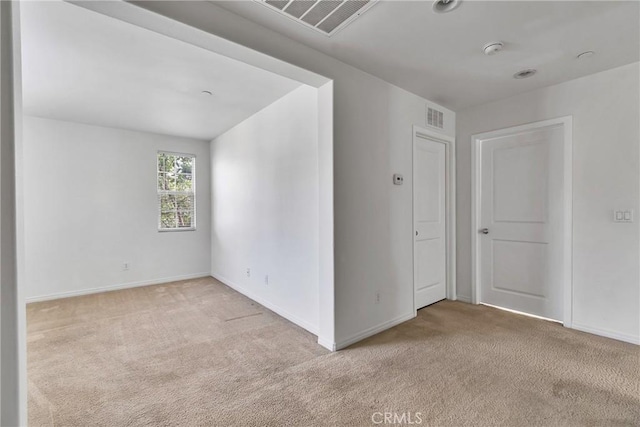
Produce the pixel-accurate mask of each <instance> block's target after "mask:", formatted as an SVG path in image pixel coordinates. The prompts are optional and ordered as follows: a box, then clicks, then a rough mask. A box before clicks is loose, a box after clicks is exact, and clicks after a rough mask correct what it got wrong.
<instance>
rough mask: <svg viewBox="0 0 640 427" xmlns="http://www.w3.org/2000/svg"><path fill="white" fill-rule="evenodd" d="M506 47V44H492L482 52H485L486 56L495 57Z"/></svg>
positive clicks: (486, 46) (487, 45)
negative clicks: (494, 55)
mask: <svg viewBox="0 0 640 427" xmlns="http://www.w3.org/2000/svg"><path fill="white" fill-rule="evenodd" d="M503 47H504V43H502V42H491V43H489V44H486V45H485V46H484V47H483V48H482V51H483V52H484V54H485V55H488V56H490V55H493V54H495V53H498V52H500V51H501V50H502V48H503Z"/></svg>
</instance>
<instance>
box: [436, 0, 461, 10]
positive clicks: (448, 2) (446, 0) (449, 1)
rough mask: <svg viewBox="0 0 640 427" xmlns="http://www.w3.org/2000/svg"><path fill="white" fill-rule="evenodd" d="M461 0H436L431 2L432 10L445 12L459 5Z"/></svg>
mask: <svg viewBox="0 0 640 427" xmlns="http://www.w3.org/2000/svg"><path fill="white" fill-rule="evenodd" d="M460 3H462V0H436V1H435V2H433V11H434V12H435V13H447V12H451V11H452V10H453V9H455V8H457V7H458V6H460Z"/></svg>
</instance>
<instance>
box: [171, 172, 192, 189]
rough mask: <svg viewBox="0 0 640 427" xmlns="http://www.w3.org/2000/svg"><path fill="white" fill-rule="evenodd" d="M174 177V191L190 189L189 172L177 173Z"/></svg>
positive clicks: (190, 178) (190, 179)
mask: <svg viewBox="0 0 640 427" xmlns="http://www.w3.org/2000/svg"><path fill="white" fill-rule="evenodd" d="M175 178H176V181H175V186H176V189H175V191H191V189H192V188H193V181H192V177H191V174H179V175H177V176H176V177H175Z"/></svg>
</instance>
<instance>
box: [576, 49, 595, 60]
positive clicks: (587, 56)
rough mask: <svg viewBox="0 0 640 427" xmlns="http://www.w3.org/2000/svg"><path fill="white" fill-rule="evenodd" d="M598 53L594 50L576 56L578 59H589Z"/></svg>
mask: <svg viewBox="0 0 640 427" xmlns="http://www.w3.org/2000/svg"><path fill="white" fill-rule="evenodd" d="M595 54H596V53H595V52H594V51H592V50H588V51H586V52H582V53H581V54H580V55H578V56H576V59H587V58H591V57H592V56H593V55H595Z"/></svg>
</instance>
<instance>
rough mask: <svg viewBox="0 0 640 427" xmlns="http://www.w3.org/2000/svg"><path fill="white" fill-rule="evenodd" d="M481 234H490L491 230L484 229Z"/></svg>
mask: <svg viewBox="0 0 640 427" xmlns="http://www.w3.org/2000/svg"><path fill="white" fill-rule="evenodd" d="M480 232H481V233H482V234H489V229H488V228H483V229H482V230H480Z"/></svg>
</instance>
